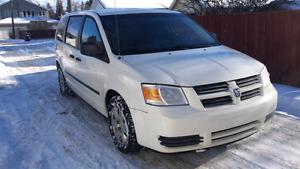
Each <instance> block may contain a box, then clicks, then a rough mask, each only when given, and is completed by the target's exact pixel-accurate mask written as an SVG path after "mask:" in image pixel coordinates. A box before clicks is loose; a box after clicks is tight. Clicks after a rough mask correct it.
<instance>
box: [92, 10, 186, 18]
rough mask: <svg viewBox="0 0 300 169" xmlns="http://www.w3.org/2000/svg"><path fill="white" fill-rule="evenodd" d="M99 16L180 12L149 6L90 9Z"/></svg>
mask: <svg viewBox="0 0 300 169" xmlns="http://www.w3.org/2000/svg"><path fill="white" fill-rule="evenodd" d="M91 11H93V12H96V13H98V14H99V15H101V16H104V15H119V14H136V13H180V12H177V11H172V10H169V9H155V8H154V9H151V8H105V9H99V10H91Z"/></svg>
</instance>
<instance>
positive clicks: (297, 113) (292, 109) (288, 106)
mask: <svg viewBox="0 0 300 169" xmlns="http://www.w3.org/2000/svg"><path fill="white" fill-rule="evenodd" d="M274 86H275V88H276V89H277V92H278V96H279V97H278V107H277V110H278V111H281V112H288V114H289V115H291V116H294V117H298V118H300V88H297V87H292V86H287V85H281V84H274Z"/></svg>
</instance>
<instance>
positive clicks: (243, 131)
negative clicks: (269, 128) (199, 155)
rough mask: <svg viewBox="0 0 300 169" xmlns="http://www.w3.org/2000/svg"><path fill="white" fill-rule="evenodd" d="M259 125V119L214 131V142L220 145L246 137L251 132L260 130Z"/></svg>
mask: <svg viewBox="0 0 300 169" xmlns="http://www.w3.org/2000/svg"><path fill="white" fill-rule="evenodd" d="M259 125H260V122H259V121H253V122H250V123H247V124H243V125H240V126H236V127H232V128H229V129H225V130H220V131H216V132H212V136H211V138H212V144H213V145H220V144H224V143H229V142H233V141H236V140H239V139H242V138H245V137H247V136H249V135H251V134H254V133H255V132H256V131H257V130H258V126H259Z"/></svg>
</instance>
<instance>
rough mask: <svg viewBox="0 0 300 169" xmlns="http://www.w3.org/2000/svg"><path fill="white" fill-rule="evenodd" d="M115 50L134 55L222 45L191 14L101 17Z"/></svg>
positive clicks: (122, 53) (117, 52)
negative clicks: (188, 15) (192, 18)
mask: <svg viewBox="0 0 300 169" xmlns="http://www.w3.org/2000/svg"><path fill="white" fill-rule="evenodd" d="M101 22H102V25H103V27H104V30H105V33H106V35H107V38H108V41H109V44H110V46H111V49H112V52H113V53H114V54H116V55H118V54H120V55H134V54H145V53H155V52H166V51H177V50H186V49H195V48H204V47H211V46H217V45H220V44H219V43H218V42H217V41H216V40H215V39H214V38H213V37H212V36H211V35H210V34H209V33H207V32H206V31H205V30H204V29H203V28H202V27H201V26H199V25H198V24H197V23H195V22H194V21H193V20H191V19H190V18H189V17H187V16H185V15H183V14H179V13H144V14H123V15H108V16H101Z"/></svg>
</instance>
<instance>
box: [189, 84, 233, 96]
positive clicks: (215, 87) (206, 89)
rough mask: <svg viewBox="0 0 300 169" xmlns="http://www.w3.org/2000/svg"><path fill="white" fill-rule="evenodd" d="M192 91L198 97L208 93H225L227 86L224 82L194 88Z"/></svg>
mask: <svg viewBox="0 0 300 169" xmlns="http://www.w3.org/2000/svg"><path fill="white" fill-rule="evenodd" d="M194 89H195V91H196V93H197V94H198V95H201V94H210V93H216V92H222V91H227V90H228V84H227V83H226V82H223V83H214V84H209V85H201V86H195V87H194Z"/></svg>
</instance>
